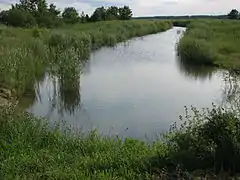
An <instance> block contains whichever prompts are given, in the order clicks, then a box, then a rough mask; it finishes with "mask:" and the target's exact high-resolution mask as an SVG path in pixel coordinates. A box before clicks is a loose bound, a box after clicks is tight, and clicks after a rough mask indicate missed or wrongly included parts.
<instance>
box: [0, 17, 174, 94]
mask: <svg viewBox="0 0 240 180" xmlns="http://www.w3.org/2000/svg"><path fill="white" fill-rule="evenodd" d="M169 28H171V23H170V22H167V21H111V22H97V23H87V24H76V25H73V26H69V27H62V29H52V30H50V29H38V28H34V29H21V28H2V29H1V31H0V40H1V45H0V49H1V53H0V66H1V67H0V68H1V71H0V86H4V87H7V88H9V89H15V90H16V91H17V94H18V95H19V96H21V94H23V93H24V92H25V91H29V90H32V91H34V81H35V79H37V77H39V76H43V75H44V72H45V70H46V69H50V70H51V69H53V70H54V71H55V70H56V69H61V71H65V70H63V68H65V69H71V66H76V65H77V64H79V66H81V65H80V64H81V63H84V61H85V60H87V59H88V58H89V56H90V53H91V51H92V50H95V49H98V48H100V47H102V46H114V45H116V44H117V43H118V42H122V41H125V40H127V39H130V38H132V37H136V36H143V35H147V34H151V33H157V32H161V31H164V30H167V29H169ZM68 53H70V54H69V55H66V54H68ZM73 53H74V54H73ZM60 56H63V57H60ZM67 56H68V57H70V59H66V57H67ZM71 56H72V57H76V56H77V58H71ZM63 59H64V61H63ZM73 59H75V60H77V61H76V62H73ZM63 64H64V65H63ZM66 71H67V70H66ZM68 72H69V73H70V72H71V71H69V70H68ZM58 73H59V71H58ZM69 76H71V74H70V75H69Z"/></svg>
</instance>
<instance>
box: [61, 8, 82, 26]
mask: <svg viewBox="0 0 240 180" xmlns="http://www.w3.org/2000/svg"><path fill="white" fill-rule="evenodd" d="M62 17H63V21H64V22H65V23H70V24H74V23H77V22H78V21H79V15H78V12H77V10H76V9H75V8H74V7H67V8H65V9H64V11H63V13H62Z"/></svg>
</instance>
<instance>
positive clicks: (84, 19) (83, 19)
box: [80, 11, 86, 23]
mask: <svg viewBox="0 0 240 180" xmlns="http://www.w3.org/2000/svg"><path fill="white" fill-rule="evenodd" d="M80 19H81V23H85V22H86V15H85V13H84V12H83V11H82V13H81V16H80Z"/></svg>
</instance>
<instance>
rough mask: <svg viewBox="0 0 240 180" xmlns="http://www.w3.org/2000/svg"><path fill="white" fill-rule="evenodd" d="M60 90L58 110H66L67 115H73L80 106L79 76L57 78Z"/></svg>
mask: <svg viewBox="0 0 240 180" xmlns="http://www.w3.org/2000/svg"><path fill="white" fill-rule="evenodd" d="M58 91H59V92H60V96H59V99H60V110H61V113H62V114H63V110H64V111H66V112H68V113H69V115H74V114H75V110H76V109H77V108H81V94H80V77H75V78H71V77H66V76H61V77H60V78H59V90H58Z"/></svg>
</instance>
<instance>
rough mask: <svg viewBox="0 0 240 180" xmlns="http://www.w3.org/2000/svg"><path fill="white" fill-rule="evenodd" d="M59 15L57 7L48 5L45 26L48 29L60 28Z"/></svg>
mask: <svg viewBox="0 0 240 180" xmlns="http://www.w3.org/2000/svg"><path fill="white" fill-rule="evenodd" d="M60 14H61V11H60V10H59V9H57V7H56V6H55V5H54V4H50V5H49V8H48V19H49V24H48V25H46V26H48V27H55V26H60V25H61V24H62V20H61V18H60Z"/></svg>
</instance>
